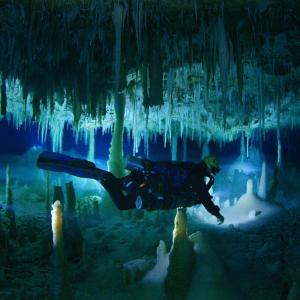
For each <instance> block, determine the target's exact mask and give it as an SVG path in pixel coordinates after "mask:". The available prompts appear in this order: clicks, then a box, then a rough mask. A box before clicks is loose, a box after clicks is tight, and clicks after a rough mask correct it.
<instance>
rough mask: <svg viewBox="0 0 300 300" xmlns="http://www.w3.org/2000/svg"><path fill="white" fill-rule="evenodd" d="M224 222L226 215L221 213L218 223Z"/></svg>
mask: <svg viewBox="0 0 300 300" xmlns="http://www.w3.org/2000/svg"><path fill="white" fill-rule="evenodd" d="M223 223H224V217H223V216H222V215H220V216H219V217H218V225H222V224H223Z"/></svg>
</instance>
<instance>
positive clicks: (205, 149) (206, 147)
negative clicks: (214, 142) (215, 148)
mask: <svg viewBox="0 0 300 300" xmlns="http://www.w3.org/2000/svg"><path fill="white" fill-rule="evenodd" d="M209 154H210V150H209V140H206V141H205V142H204V143H203V147H202V155H201V159H203V158H204V157H205V156H207V155H209Z"/></svg>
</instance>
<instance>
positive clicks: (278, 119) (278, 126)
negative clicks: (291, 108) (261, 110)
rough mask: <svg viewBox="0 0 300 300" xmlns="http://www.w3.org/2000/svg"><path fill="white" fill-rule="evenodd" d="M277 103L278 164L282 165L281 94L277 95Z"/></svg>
mask: <svg viewBox="0 0 300 300" xmlns="http://www.w3.org/2000/svg"><path fill="white" fill-rule="evenodd" d="M276 104H277V110H276V111H277V131H276V136H277V165H278V167H281V161H282V154H281V137H280V99H279V96H277V99H276Z"/></svg>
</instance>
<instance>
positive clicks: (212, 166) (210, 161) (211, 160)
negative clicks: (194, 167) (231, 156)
mask: <svg viewBox="0 0 300 300" xmlns="http://www.w3.org/2000/svg"><path fill="white" fill-rule="evenodd" d="M203 161H204V162H205V164H206V165H207V167H208V169H209V171H210V173H212V174H214V175H216V174H217V173H218V172H219V171H220V166H219V161H218V159H217V158H216V157H215V156H213V155H207V156H205V157H204V158H203Z"/></svg>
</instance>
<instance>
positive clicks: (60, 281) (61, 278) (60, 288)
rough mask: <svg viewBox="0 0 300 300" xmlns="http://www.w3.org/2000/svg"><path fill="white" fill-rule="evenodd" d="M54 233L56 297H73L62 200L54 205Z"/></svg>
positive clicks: (52, 212)
mask: <svg viewBox="0 0 300 300" xmlns="http://www.w3.org/2000/svg"><path fill="white" fill-rule="evenodd" d="M51 216H52V234H53V252H54V279H53V283H54V287H53V288H54V289H53V294H54V295H53V296H54V299H58V300H62V299H72V297H71V293H70V285H69V280H68V274H67V263H66V258H65V254H64V242H63V214H62V205H61V203H60V201H55V202H54V204H53V205H52V211H51Z"/></svg>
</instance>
